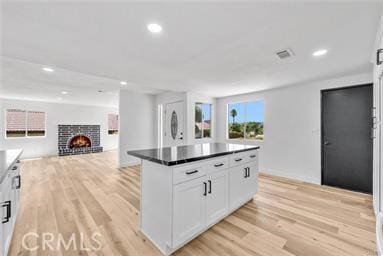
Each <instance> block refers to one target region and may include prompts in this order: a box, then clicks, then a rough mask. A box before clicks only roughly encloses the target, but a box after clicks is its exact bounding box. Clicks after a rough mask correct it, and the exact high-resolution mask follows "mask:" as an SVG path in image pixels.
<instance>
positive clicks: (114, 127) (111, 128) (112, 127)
mask: <svg viewBox="0 0 383 256" xmlns="http://www.w3.org/2000/svg"><path fill="white" fill-rule="evenodd" d="M108 134H110V135H114V134H118V115H117V114H108Z"/></svg>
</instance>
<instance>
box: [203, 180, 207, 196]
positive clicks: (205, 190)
mask: <svg viewBox="0 0 383 256" xmlns="http://www.w3.org/2000/svg"><path fill="white" fill-rule="evenodd" d="M203 185H204V191H203V195H204V196H206V195H207V183H206V182H204V183H203Z"/></svg>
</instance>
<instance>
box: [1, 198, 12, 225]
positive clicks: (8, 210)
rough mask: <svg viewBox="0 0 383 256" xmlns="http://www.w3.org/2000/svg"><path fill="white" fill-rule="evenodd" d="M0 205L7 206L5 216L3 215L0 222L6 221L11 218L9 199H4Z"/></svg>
mask: <svg viewBox="0 0 383 256" xmlns="http://www.w3.org/2000/svg"><path fill="white" fill-rule="evenodd" d="M2 207H3V208H4V207H6V208H7V216H5V217H4V219H3V221H2V223H3V224H4V223H7V222H9V219H10V218H11V201H5V202H4V203H3V205H2Z"/></svg>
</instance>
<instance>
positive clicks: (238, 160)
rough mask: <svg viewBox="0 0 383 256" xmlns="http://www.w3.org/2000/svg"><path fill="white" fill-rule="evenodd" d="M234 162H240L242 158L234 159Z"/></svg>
mask: <svg viewBox="0 0 383 256" xmlns="http://www.w3.org/2000/svg"><path fill="white" fill-rule="evenodd" d="M234 161H236V162H240V161H242V158H237V159H234Z"/></svg>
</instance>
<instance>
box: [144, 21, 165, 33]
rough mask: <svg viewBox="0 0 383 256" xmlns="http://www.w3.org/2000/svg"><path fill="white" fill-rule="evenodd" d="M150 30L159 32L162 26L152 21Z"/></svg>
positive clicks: (149, 25)
mask: <svg viewBox="0 0 383 256" xmlns="http://www.w3.org/2000/svg"><path fill="white" fill-rule="evenodd" d="M147 28H148V30H149V31H150V32H152V33H155V34H158V33H160V32H161V31H162V27H161V26H160V25H158V24H157V23H150V24H148V26H147Z"/></svg>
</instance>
